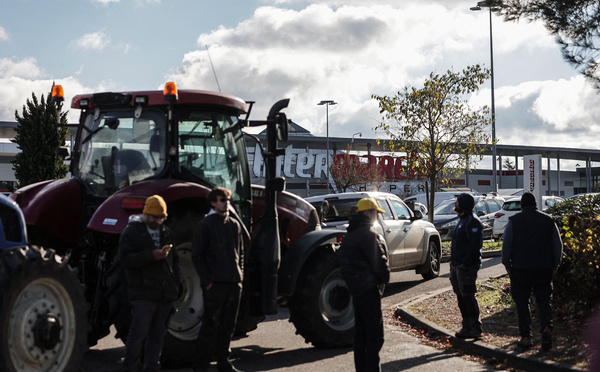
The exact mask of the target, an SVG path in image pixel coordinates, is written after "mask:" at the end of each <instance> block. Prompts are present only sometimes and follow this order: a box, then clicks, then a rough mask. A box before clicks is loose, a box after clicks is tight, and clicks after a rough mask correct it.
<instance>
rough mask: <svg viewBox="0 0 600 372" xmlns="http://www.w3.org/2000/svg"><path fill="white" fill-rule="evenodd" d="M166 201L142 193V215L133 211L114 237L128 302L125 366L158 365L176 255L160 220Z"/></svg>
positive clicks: (174, 289) (175, 287)
mask: <svg viewBox="0 0 600 372" xmlns="http://www.w3.org/2000/svg"><path fill="white" fill-rule="evenodd" d="M166 217H167V204H166V203H165V201H164V200H163V198H162V197H161V196H160V195H152V196H151V197H149V198H148V199H146V203H145V205H144V210H143V215H141V216H140V215H133V216H131V217H130V219H129V224H128V225H127V227H125V229H124V230H123V232H122V233H121V237H120V239H119V252H118V254H119V257H120V262H121V266H122V267H124V268H125V269H126V272H127V283H128V293H129V299H130V301H131V307H132V319H131V328H130V330H129V335H128V337H127V343H126V345H125V360H124V361H123V365H124V367H125V370H126V371H136V372H137V371H141V370H142V368H141V364H142V363H141V360H142V349H143V350H144V356H143V371H144V372H150V371H153V372H156V371H159V370H160V363H159V360H160V354H161V351H162V347H163V341H164V337H165V335H166V332H167V322H168V320H169V316H170V314H171V313H172V312H173V308H174V301H175V299H176V298H177V296H178V293H179V286H180V279H179V256H178V255H177V251H176V250H175V249H171V248H172V247H173V238H172V236H171V230H170V229H169V228H168V227H166V226H164V225H163V221H164V220H165V218H166Z"/></svg>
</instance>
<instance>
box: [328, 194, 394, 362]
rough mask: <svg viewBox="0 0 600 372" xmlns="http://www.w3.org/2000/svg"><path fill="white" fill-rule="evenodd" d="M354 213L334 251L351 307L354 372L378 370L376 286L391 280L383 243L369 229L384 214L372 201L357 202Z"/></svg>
mask: <svg viewBox="0 0 600 372" xmlns="http://www.w3.org/2000/svg"><path fill="white" fill-rule="evenodd" d="M356 211H357V214H355V215H354V216H352V218H350V222H349V224H348V233H347V234H346V236H345V237H344V240H343V241H342V245H341V246H340V249H339V250H338V251H337V255H338V261H339V264H340V268H341V271H342V276H343V277H344V280H345V281H346V284H347V285H348V289H349V290H350V294H351V295H352V305H353V307H354V366H355V368H356V371H357V372H371V371H381V366H380V364H379V350H381V347H382V346H383V316H382V313H381V294H380V292H379V288H378V287H379V286H381V285H384V284H385V283H387V282H388V281H389V280H390V268H389V266H388V261H387V249H386V246H385V241H384V240H383V239H382V238H381V236H380V235H379V234H377V233H376V232H375V231H373V230H372V229H371V228H372V227H373V223H374V222H375V221H377V215H378V213H385V211H384V210H383V209H381V208H379V206H377V204H376V203H375V200H373V199H371V198H364V199H361V200H359V201H358V203H357V204H356Z"/></svg>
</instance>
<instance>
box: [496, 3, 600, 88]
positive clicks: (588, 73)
mask: <svg viewBox="0 0 600 372" xmlns="http://www.w3.org/2000/svg"><path fill="white" fill-rule="evenodd" d="M486 2H491V3H497V2H498V0H486ZM498 9H499V10H500V13H501V14H502V15H503V16H504V20H505V21H518V20H520V19H527V20H529V21H538V20H540V21H542V22H544V26H545V27H546V29H548V31H550V33H551V34H552V35H554V36H555V37H556V42H557V43H558V44H559V45H560V46H561V48H562V54H563V57H564V59H565V60H566V61H568V62H569V63H571V64H572V65H573V66H574V67H575V68H576V69H577V70H579V71H580V72H581V73H582V74H583V75H584V76H585V77H587V78H588V79H589V80H590V81H591V82H592V83H593V84H594V86H595V87H596V88H597V89H600V64H599V63H600V61H599V59H600V2H599V1H598V0H568V1H567V0H505V1H503V2H502V6H501V7H500V8H498Z"/></svg>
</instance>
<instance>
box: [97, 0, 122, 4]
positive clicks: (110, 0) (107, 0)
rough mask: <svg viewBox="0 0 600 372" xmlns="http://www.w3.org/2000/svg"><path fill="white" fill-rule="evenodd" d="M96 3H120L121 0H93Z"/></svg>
mask: <svg viewBox="0 0 600 372" xmlns="http://www.w3.org/2000/svg"><path fill="white" fill-rule="evenodd" d="M93 1H94V2H96V3H99V4H102V5H108V4H110V3H118V2H120V1H121V0H93Z"/></svg>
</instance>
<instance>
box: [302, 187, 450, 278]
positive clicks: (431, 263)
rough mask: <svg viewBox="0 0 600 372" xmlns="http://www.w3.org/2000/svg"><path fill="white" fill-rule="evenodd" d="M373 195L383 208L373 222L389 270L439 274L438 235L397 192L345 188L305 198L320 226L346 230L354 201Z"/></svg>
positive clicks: (354, 206) (426, 274)
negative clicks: (313, 210)
mask: <svg viewBox="0 0 600 372" xmlns="http://www.w3.org/2000/svg"><path fill="white" fill-rule="evenodd" d="M362 198H373V199H374V200H375V201H376V202H377V204H378V205H379V206H380V207H381V208H382V209H383V210H384V211H385V213H380V214H379V218H378V221H377V222H376V223H375V224H374V225H373V227H374V228H375V230H376V231H377V232H379V233H380V234H381V235H382V236H383V237H384V239H385V241H386V243H387V247H388V252H389V263H390V269H391V270H392V271H401V270H410V269H415V270H416V272H417V274H421V275H422V276H423V278H425V279H432V278H435V277H437V276H438V275H439V274H440V258H441V244H440V242H441V239H440V234H439V233H438V232H437V230H436V229H435V227H434V226H433V224H431V223H429V222H427V221H425V220H423V219H422V218H423V215H422V214H421V212H420V211H417V212H415V211H412V210H411V209H410V208H408V206H407V205H406V204H405V203H404V202H403V201H402V200H401V199H400V198H399V197H398V196H396V195H394V194H390V193H385V192H346V193H342V194H327V195H319V196H312V197H308V198H306V201H308V202H309V203H311V204H312V205H313V206H314V207H315V208H316V209H317V211H318V212H319V217H320V218H321V221H322V224H323V225H322V227H323V228H337V229H343V230H345V229H346V228H347V227H348V221H349V220H350V217H351V216H352V215H353V214H354V213H356V203H357V202H358V201H359V200H360V199H362Z"/></svg>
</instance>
